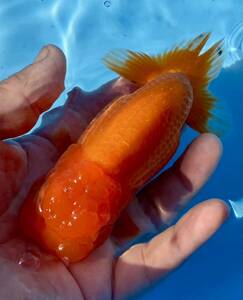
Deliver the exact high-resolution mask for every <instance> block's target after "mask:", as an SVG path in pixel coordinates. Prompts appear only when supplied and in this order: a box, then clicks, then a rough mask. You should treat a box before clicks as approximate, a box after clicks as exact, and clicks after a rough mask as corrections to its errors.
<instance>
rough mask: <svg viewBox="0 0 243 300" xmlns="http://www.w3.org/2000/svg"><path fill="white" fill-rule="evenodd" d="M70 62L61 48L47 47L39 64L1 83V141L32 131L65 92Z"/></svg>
mask: <svg viewBox="0 0 243 300" xmlns="http://www.w3.org/2000/svg"><path fill="white" fill-rule="evenodd" d="M65 73H66V61H65V57H64V55H63V53H62V52H61V50H59V49H58V48H57V47H55V46H52V45H49V46H46V47H44V48H43V49H42V50H41V52H40V53H39V55H38V56H37V58H36V60H35V62H34V63H33V64H32V65H30V66H28V67H27V68H25V69H23V70H22V71H20V72H18V73H16V74H15V75H13V76H11V77H10V78H8V79H7V80H4V81H2V82H1V83H0V139H5V138H9V137H14V136H18V135H21V134H23V133H25V132H27V131H28V130H29V129H31V128H32V127H33V126H34V124H35V122H36V121H37V119H38V117H39V115H40V114H41V113H42V112H43V111H45V110H47V109H48V108H49V107H50V106H51V105H52V103H53V102H54V101H55V100H56V99H57V97H58V96H59V95H60V93H61V92H62V91H63V89H64V78H65Z"/></svg>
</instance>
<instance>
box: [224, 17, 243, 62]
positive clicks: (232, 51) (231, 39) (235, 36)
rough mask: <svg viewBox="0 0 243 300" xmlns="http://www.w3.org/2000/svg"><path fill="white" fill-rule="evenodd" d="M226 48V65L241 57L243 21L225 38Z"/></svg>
mask: <svg viewBox="0 0 243 300" xmlns="http://www.w3.org/2000/svg"><path fill="white" fill-rule="evenodd" d="M226 47H227V50H228V61H227V65H231V64H234V63H235V62H237V61H239V60H241V59H243V22H241V23H239V24H238V25H237V26H236V27H235V28H234V29H233V31H232V32H231V34H230V35H229V36H228V38H227V39H226Z"/></svg>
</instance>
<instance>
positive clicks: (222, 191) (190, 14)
mask: <svg viewBox="0 0 243 300" xmlns="http://www.w3.org/2000/svg"><path fill="white" fill-rule="evenodd" d="M105 2H106V3H105ZM241 2H242V0H221V1H217V0H211V1H209V0H202V1H193V0H191V1H189V0H184V1H179V0H177V1H169V0H161V1H159V0H137V1H135V0H134V1H131V0H130V1H129V0H111V1H102V0H69V1H67V0H11V1H8V0H1V2H0V23H1V24H0V26H1V30H0V41H1V45H0V79H4V78H6V77H7V76H9V75H10V74H12V73H13V72H16V71H18V70H19V69H20V68H22V67H24V66H25V65H27V64H29V63H31V61H32V60H33V58H34V57H35V56H36V54H37V53H38V51H39V50H40V48H41V47H42V46H43V45H45V44H49V43H53V44H55V45H57V46H59V47H60V48H62V50H63V51H64V52H65V54H66V56H67V63H68V72H67V77H66V90H65V92H64V93H63V94H62V95H61V97H60V98H59V99H58V101H57V103H56V104H55V105H60V104H61V103H63V101H64V100H65V97H66V92H67V91H68V90H70V89H71V88H72V87H73V86H76V85H78V86H80V87H82V88H83V89H86V90H92V89H95V88H97V87H98V86H99V85H100V84H102V83H104V82H106V81H107V80H109V79H111V78H113V77H114V74H112V73H111V72H110V71H109V70H107V69H106V68H105V67H104V66H103V65H102V63H101V58H102V57H103V56H104V54H106V53H107V51H109V50H110V49H112V48H129V49H134V50H139V51H145V52H147V53H153V54H154V53H160V52H162V51H164V50H165V49H167V48H170V47H171V46H172V45H174V44H175V43H178V42H180V41H186V40H188V39H189V38H192V37H194V36H196V35H198V34H200V33H201V32H205V31H211V32H212V38H211V40H210V41H211V43H213V42H215V40H218V39H221V38H225V47H226V59H225V64H224V68H223V70H222V72H221V73H220V76H219V77H218V78H217V79H216V80H215V81H214V82H213V84H212V85H211V87H210V89H211V91H213V93H214V94H215V95H216V96H217V97H218V98H220V99H221V101H222V102H223V104H224V105H225V107H226V108H227V112H228V115H229V116H230V119H231V125H230V128H229V130H228V134H227V135H226V136H225V137H224V138H223V144H224V155H223V158H222V160H221V162H220V165H219V167H218V169H217V171H216V172H215V174H214V175H213V176H212V178H211V179H210V181H209V182H208V183H207V185H206V186H205V187H204V188H203V189H202V190H201V192H200V193H199V194H198V195H197V196H196V197H195V199H193V201H192V202H191V204H190V206H193V205H195V204H196V203H197V202H199V201H202V200H204V199H208V198H211V197H221V198H222V199H224V200H228V199H232V200H237V199H239V198H242V197H243V181H242V180H243V155H242V150H243V129H242V128H243V126H242V116H243V103H242V101H243V62H242V58H243V23H241V22H242V20H243V6H242V3H241ZM209 45H210V43H209ZM193 137H195V133H194V132H192V131H191V130H187V131H186V132H185V133H184V135H183V137H182V143H181V146H180V148H179V150H178V152H177V156H178V155H179V154H180V153H181V152H182V151H183V149H184V148H185V147H186V145H187V144H188V143H189V142H190V141H191V140H192V139H193ZM186 209H189V207H187V208H186ZM184 212H185V211H184ZM184 212H182V213H184ZM242 227H243V220H242V219H240V218H238V219H237V218H236V217H235V215H234V213H233V212H232V214H231V217H230V218H229V220H228V221H227V222H226V223H225V224H224V226H223V227H222V228H221V229H220V230H219V231H218V232H217V234H216V235H215V236H214V237H213V238H211V239H210V240H209V241H208V242H207V243H206V244H205V245H204V246H202V247H201V248H200V249H199V250H198V251H197V252H196V253H195V254H193V255H192V257H190V259H189V260H188V261H186V262H185V263H184V264H183V265H182V266H181V267H180V268H178V269H177V270H176V271H174V272H173V273H172V274H170V275H169V276H168V277H167V278H166V279H164V280H163V281H161V282H160V283H159V284H157V285H156V286H155V287H154V288H152V289H150V290H149V291H146V292H143V294H142V295H140V296H139V297H137V299H138V298H139V299H143V300H145V299H166V298H167V299H170V300H173V299H186V300H195V299H197V300H200V299H203V300H205V299H207V300H211V299H212V300H215V299H221V300H238V299H242V295H243V284H242V283H243V272H242V268H243V230H242V229H243V228H242Z"/></svg>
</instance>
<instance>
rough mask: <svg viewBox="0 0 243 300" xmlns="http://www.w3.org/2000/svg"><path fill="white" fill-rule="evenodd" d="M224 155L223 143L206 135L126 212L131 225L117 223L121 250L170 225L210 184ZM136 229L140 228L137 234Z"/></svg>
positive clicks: (115, 229)
mask: <svg viewBox="0 0 243 300" xmlns="http://www.w3.org/2000/svg"><path fill="white" fill-rule="evenodd" d="M221 152H222V146H221V142H220V141H219V139H218V138H217V137H216V136H214V135H212V134H202V135H200V136H199V137H198V138H197V139H195V140H194V141H193V142H192V144H191V145H190V146H189V147H188V148H187V149H186V151H185V152H184V154H183V155H182V157H181V158H180V159H179V160H178V161H177V162H176V163H175V164H174V165H173V166H172V167H171V168H170V169H168V170H167V171H165V172H164V173H163V174H162V175H160V176H159V177H158V178H157V179H156V180H154V181H153V182H152V183H150V184H149V185H148V186H147V187H145V188H144V189H143V190H142V191H141V192H140V193H139V194H138V195H137V197H135V198H134V199H133V200H132V202H131V203H130V205H129V206H128V208H127V210H126V214H127V215H129V217H130V222H129V223H130V224H128V223H127V221H126V220H127V218H126V219H124V218H123V219H122V220H119V221H118V222H117V224H116V225H115V228H114V231H113V236H114V237H115V239H114V240H115V242H116V243H117V244H119V245H120V246H121V245H123V244H124V243H126V242H128V241H129V240H130V239H134V237H135V236H138V234H139V235H143V234H146V233H149V232H155V231H158V229H160V227H161V226H163V225H169V223H170V222H171V221H172V220H173V217H175V215H176V214H177V213H178V211H179V210H180V209H181V208H182V207H183V206H184V205H185V204H186V203H187V202H188V201H189V200H190V199H191V198H192V197H193V196H194V195H195V194H196V193H197V192H198V191H199V189H200V188H201V187H202V186H203V185H204V184H205V182H206V181H207V180H208V178H209V176H210V174H211V173H212V172H213V170H214V169H215V167H216V165H217V163H218V161H219V158H220V156H221ZM122 217H123V216H122ZM126 223H127V224H126ZM132 223H133V225H131V224H132ZM134 228H137V232H136V231H135V230H134ZM133 233H135V235H134V234H133Z"/></svg>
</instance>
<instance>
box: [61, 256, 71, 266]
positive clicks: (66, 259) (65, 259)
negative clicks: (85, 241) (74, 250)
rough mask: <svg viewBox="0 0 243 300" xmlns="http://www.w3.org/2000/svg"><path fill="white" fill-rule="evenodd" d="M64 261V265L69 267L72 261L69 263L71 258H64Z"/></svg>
mask: <svg viewBox="0 0 243 300" xmlns="http://www.w3.org/2000/svg"><path fill="white" fill-rule="evenodd" d="M62 261H63V263H64V264H65V265H66V266H69V263H70V261H69V258H68V257H67V256H64V257H62Z"/></svg>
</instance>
